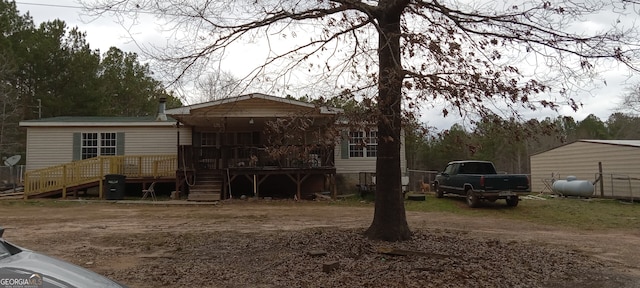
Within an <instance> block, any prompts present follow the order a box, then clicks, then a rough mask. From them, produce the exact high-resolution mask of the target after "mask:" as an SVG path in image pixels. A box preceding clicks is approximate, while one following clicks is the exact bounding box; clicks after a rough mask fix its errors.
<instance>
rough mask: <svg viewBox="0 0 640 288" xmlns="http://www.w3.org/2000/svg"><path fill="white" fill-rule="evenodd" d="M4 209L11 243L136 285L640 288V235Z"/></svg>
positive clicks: (286, 209)
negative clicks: (400, 232) (388, 231)
mask: <svg viewBox="0 0 640 288" xmlns="http://www.w3.org/2000/svg"><path fill="white" fill-rule="evenodd" d="M51 201H53V200H51ZM0 205H2V206H1V207H2V209H0V225H2V226H3V227H5V229H6V231H5V239H6V240H8V241H11V242H13V243H15V244H18V245H20V246H23V247H27V248H30V249H33V250H36V251H39V252H43V253H46V254H49V255H52V256H55V257H59V258H62V259H65V260H67V261H70V262H73V263H76V264H78V265H80V266H84V267H87V268H90V269H92V270H94V271H96V272H98V273H101V274H105V275H107V276H108V277H110V278H113V279H116V280H118V281H121V282H123V283H125V284H127V285H130V286H131V287H354V286H356V287H470V286H475V287H480V286H483V287H516V286H520V287H575V286H577V285H580V286H583V287H640V231H632V232H629V231H610V230H607V231H577V230H567V229H560V228H556V227H550V226H542V225H535V224H531V223H526V222H519V221H505V220H496V219H474V218H472V217H463V216H457V215H453V214H450V213H424V212H408V214H407V216H408V221H409V225H410V227H411V228H412V230H413V231H414V232H415V233H416V235H415V237H414V239H413V240H411V241H408V242H403V243H379V242H375V241H368V240H366V239H362V237H360V232H361V231H362V230H363V229H365V228H366V227H367V226H368V225H369V224H370V221H371V219H372V217H373V206H372V205H371V206H370V207H347V206H342V205H332V204H328V203H316V202H293V201H285V202H280V201H277V202H276V201H243V200H233V201H226V202H222V203H220V204H218V205H196V204H186V203H185V202H156V203H154V204H140V202H137V201H135V202H132V203H127V202H120V203H107V202H86V201H56V202H55V203H51V202H46V201H45V202H33V205H28V204H24V203H16V204H13V205H12V204H8V203H0ZM391 250H395V251H404V252H406V251H409V253H404V254H403V253H400V254H403V255H404V256H397V253H391V254H389V253H385V252H388V251H391ZM311 251H315V252H318V251H319V252H322V253H320V255H319V256H314V255H310V253H309V252H311ZM311 254H313V253H311ZM327 267H329V268H327ZM325 268H326V269H325ZM323 269H325V270H326V271H323ZM327 269H328V270H327ZM329 270H331V271H329Z"/></svg>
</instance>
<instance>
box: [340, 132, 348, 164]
mask: <svg viewBox="0 0 640 288" xmlns="http://www.w3.org/2000/svg"><path fill="white" fill-rule="evenodd" d="M341 138H342V139H341V140H342V142H341V143H340V154H341V156H342V159H349V133H348V132H347V131H342V137H341Z"/></svg>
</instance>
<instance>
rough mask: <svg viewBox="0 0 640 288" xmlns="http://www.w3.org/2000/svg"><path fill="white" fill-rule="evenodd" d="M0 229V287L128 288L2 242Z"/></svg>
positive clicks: (0, 228) (87, 271) (2, 230)
mask: <svg viewBox="0 0 640 288" xmlns="http://www.w3.org/2000/svg"><path fill="white" fill-rule="evenodd" d="M2 234H4V228H2V227H0V287H20V288H40V287H42V288H48V287H78V288H84V287H105V288H106V287H118V288H119V287H127V286H125V285H123V284H120V283H118V282H115V281H113V280H111V279H109V278H107V277H104V276H102V275H100V274H97V273H95V272H92V271H90V270H87V269H85V268H82V267H80V266H77V265H74V264H71V263H69V262H65V261H62V260H58V259H55V258H52V257H49V256H46V255H43V254H40V253H37V252H34V251H31V250H28V249H25V248H22V247H18V246H16V245H13V244H11V243H9V242H7V241H5V240H4V238H3V237H2Z"/></svg>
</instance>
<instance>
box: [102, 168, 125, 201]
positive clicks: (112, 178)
mask: <svg viewBox="0 0 640 288" xmlns="http://www.w3.org/2000/svg"><path fill="white" fill-rule="evenodd" d="M126 178H127V176H125V175H120V174H107V175H104V198H105V199H107V200H122V199H124V191H125V189H126V187H127V186H126V184H127V183H126V181H125V179H126Z"/></svg>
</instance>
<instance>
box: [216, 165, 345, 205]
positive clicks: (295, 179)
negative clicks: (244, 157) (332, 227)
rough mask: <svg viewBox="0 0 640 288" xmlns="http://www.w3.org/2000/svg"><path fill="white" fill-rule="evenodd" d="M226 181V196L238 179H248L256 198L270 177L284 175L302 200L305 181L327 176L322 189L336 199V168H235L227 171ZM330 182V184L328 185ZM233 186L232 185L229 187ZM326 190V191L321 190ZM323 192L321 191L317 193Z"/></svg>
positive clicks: (296, 195) (297, 196)
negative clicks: (314, 177)
mask: <svg viewBox="0 0 640 288" xmlns="http://www.w3.org/2000/svg"><path fill="white" fill-rule="evenodd" d="M226 174H227V175H226V176H227V177H226V179H225V184H226V185H225V186H224V188H225V192H224V194H225V195H230V191H228V188H229V187H230V186H233V182H234V180H236V179H238V177H244V178H246V179H247V180H248V181H249V182H250V183H251V185H252V186H253V187H252V189H253V191H252V192H253V195H254V196H256V197H260V195H261V194H260V190H261V186H263V184H264V183H265V181H267V180H268V179H269V178H270V177H273V176H276V175H284V176H287V178H288V179H290V180H291V181H292V183H293V184H295V186H296V188H295V190H296V191H295V198H296V199H302V184H303V183H304V182H305V180H307V179H309V178H310V177H312V176H314V175H321V176H325V178H324V179H323V183H322V185H321V186H322V187H328V189H327V190H328V191H331V195H332V197H333V198H335V197H336V190H337V189H336V187H335V185H336V181H335V175H336V168H335V167H306V168H294V167H268V166H266V167H235V168H229V169H227V171H226ZM327 181H328V183H327ZM229 184H231V185H229ZM320 190H325V189H320ZM315 192H321V191H315Z"/></svg>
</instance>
